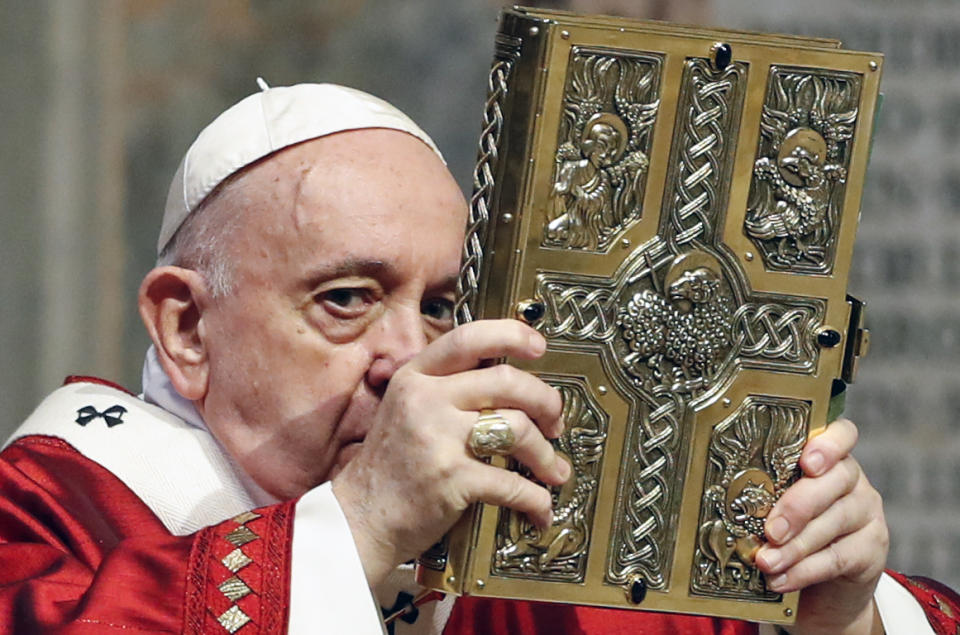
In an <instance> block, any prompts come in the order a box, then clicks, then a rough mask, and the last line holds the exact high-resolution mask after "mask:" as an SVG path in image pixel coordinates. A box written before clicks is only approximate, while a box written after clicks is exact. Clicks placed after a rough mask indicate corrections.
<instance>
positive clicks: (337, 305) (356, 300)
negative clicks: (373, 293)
mask: <svg viewBox="0 0 960 635" xmlns="http://www.w3.org/2000/svg"><path fill="white" fill-rule="evenodd" d="M316 300H317V302H320V303H322V304H323V305H324V306H326V307H327V308H328V309H332V310H333V312H334V313H337V314H340V315H341V316H345V317H349V316H351V315H353V314H357V313H361V312H363V311H364V310H365V309H366V307H367V304H368V303H369V300H370V293H369V292H368V291H367V290H365V289H352V288H340V289H329V290H327V291H324V292H322V293H318V294H317V295H316Z"/></svg>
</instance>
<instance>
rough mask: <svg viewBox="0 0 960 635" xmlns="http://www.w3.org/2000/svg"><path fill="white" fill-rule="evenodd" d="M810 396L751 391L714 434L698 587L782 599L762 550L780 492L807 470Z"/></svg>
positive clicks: (698, 555) (697, 589) (724, 593)
mask: <svg viewBox="0 0 960 635" xmlns="http://www.w3.org/2000/svg"><path fill="white" fill-rule="evenodd" d="M809 418H810V404H809V403H808V402H806V401H799V400H796V399H786V398H780V397H765V396H753V397H749V398H748V399H747V400H745V401H744V403H743V404H742V405H741V407H740V408H738V409H737V411H736V412H735V413H734V414H733V415H731V416H730V417H729V418H727V419H726V420H724V421H723V422H721V423H720V424H718V425H717V426H716V427H715V428H714V430H713V434H712V435H711V440H710V454H709V464H708V465H707V471H706V475H705V479H704V495H703V500H702V502H701V509H700V530H699V533H698V540H697V547H696V552H695V555H694V565H693V571H692V580H691V591H692V592H694V593H698V594H707V595H722V596H726V597H734V598H743V599H759V600H776V599H778V598H779V595H778V594H776V593H773V592H769V591H767V590H766V587H765V585H764V581H763V576H762V575H761V574H760V572H759V571H758V570H757V569H756V567H755V564H754V555H755V554H756V551H757V549H758V548H759V547H760V546H761V545H762V544H763V540H764V539H763V525H764V522H765V519H766V517H767V514H768V513H769V512H770V510H771V509H772V508H773V505H774V503H776V501H777V499H778V498H780V495H781V494H782V493H783V492H784V491H785V490H786V489H787V487H789V485H790V484H791V483H793V482H794V481H795V480H796V479H797V478H798V477H799V469H798V467H797V462H798V461H799V460H800V453H801V451H802V450H803V444H804V442H805V441H806V439H807V433H808V426H809Z"/></svg>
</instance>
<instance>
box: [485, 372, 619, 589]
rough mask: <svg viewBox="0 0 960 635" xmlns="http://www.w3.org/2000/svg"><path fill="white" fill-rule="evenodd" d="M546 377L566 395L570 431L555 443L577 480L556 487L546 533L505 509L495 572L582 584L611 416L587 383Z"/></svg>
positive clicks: (494, 564)
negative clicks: (598, 401) (551, 521)
mask: <svg viewBox="0 0 960 635" xmlns="http://www.w3.org/2000/svg"><path fill="white" fill-rule="evenodd" d="M540 377H541V379H543V380H544V381H545V382H547V383H548V384H550V385H551V386H554V387H555V388H557V389H558V390H559V391H560V394H561V396H562V397H563V421H564V422H565V423H566V429H565V431H564V433H563V434H562V435H561V436H560V438H559V439H557V440H556V441H554V442H553V444H554V448H555V449H556V450H557V452H558V453H559V454H560V456H562V457H563V458H564V459H565V460H567V461H568V462H569V463H570V465H571V467H572V470H571V473H572V476H571V478H570V480H569V481H567V483H566V484H564V485H562V486H560V487H554V488H551V495H552V497H553V524H552V525H551V526H550V527H548V528H546V529H540V528H539V527H537V526H535V525H533V524H532V523H530V522H529V521H528V520H527V517H526V516H525V515H524V514H520V513H517V512H514V511H512V510H510V509H507V508H501V510H500V512H499V520H498V523H497V536H496V551H495V552H494V557H493V562H492V565H491V569H490V572H491V573H492V574H494V575H499V576H506V577H524V578H537V579H541V580H551V581H559V582H582V581H583V577H584V573H585V572H586V566H587V552H588V547H589V544H590V528H591V526H592V525H593V513H594V506H595V504H596V498H597V488H598V487H599V480H600V471H601V467H602V460H603V454H604V446H605V444H606V440H607V430H608V427H609V417H608V416H607V414H606V412H604V411H603V409H602V408H601V407H600V406H599V405H598V404H597V402H596V400H595V399H594V397H593V395H592V394H591V393H590V390H589V387H588V386H587V383H586V381H584V380H583V379H581V378H578V377H563V376H551V375H541V376H540ZM514 467H515V469H518V470H519V471H520V472H521V473H523V474H526V475H528V476H529V471H528V470H526V469H523V468H520V467H519V466H518V465H516V464H515V463H514Z"/></svg>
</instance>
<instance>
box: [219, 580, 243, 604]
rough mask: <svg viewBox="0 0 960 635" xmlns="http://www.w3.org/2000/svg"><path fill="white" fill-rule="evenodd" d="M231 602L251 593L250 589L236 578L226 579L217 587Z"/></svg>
mask: <svg viewBox="0 0 960 635" xmlns="http://www.w3.org/2000/svg"><path fill="white" fill-rule="evenodd" d="M217 588H218V589H220V592H221V593H223V594H224V595H225V596H227V598H228V599H229V600H230V601H231V602H236V601H237V600H239V599H240V598H242V597H244V596H246V595H249V594H250V593H251V591H250V587H248V586H247V585H246V584H244V583H243V580H241V579H240V578H238V577H237V576H233V577H231V578H227V579H226V580H224V581H223V582H222V583H221V584H220V586H218V587H217Z"/></svg>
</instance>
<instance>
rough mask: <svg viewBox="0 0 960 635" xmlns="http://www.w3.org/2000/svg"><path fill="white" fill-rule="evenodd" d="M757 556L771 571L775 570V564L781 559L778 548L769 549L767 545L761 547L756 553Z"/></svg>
mask: <svg viewBox="0 0 960 635" xmlns="http://www.w3.org/2000/svg"><path fill="white" fill-rule="evenodd" d="M757 557H758V558H760V559H761V560H763V564H765V565H766V567H767V569H769V570H770V571H771V572H773V571H776V569H777V565H778V564H780V561H781V560H783V555H782V554H781V553H780V550H779V549H771V548H769V547H767V548H765V549H763V550H762V551H761V552H760V553H759V554H757Z"/></svg>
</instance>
